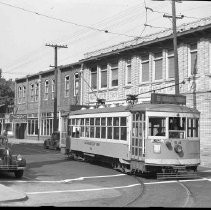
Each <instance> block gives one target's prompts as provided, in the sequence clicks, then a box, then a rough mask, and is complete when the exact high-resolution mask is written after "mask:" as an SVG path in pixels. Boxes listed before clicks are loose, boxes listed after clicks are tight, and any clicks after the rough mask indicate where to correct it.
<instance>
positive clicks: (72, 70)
mask: <svg viewBox="0 0 211 210" xmlns="http://www.w3.org/2000/svg"><path fill="white" fill-rule="evenodd" d="M80 72H81V65H80V63H73V64H70V65H65V66H59V68H58V74H57V75H58V76H57V126H58V128H57V130H59V131H65V129H66V123H67V114H68V113H69V111H71V110H74V109H77V106H78V105H80V100H81V98H80V95H81V88H80V77H79V75H80ZM54 97H55V69H50V70H47V71H41V72H39V73H37V74H32V75H28V76H26V77H23V78H20V79H16V80H15V113H14V115H13V116H12V118H13V126H14V128H13V129H14V136H15V138H21V139H23V138H27V139H44V138H46V137H47V136H50V135H51V133H52V132H53V128H54V126H53V123H54Z"/></svg>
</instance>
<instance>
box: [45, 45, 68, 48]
mask: <svg viewBox="0 0 211 210" xmlns="http://www.w3.org/2000/svg"><path fill="white" fill-rule="evenodd" d="M45 46H48V47H57V48H67V45H58V44H45Z"/></svg>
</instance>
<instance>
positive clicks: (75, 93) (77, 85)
mask: <svg viewBox="0 0 211 210" xmlns="http://www.w3.org/2000/svg"><path fill="white" fill-rule="evenodd" d="M78 93H79V74H78V72H76V73H75V74H74V96H77V95H78Z"/></svg>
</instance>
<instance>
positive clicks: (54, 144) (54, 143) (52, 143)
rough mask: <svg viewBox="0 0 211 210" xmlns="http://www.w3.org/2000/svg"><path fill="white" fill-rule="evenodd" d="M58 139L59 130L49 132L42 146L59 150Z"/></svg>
mask: <svg viewBox="0 0 211 210" xmlns="http://www.w3.org/2000/svg"><path fill="white" fill-rule="evenodd" d="M59 140H60V132H59V131H55V132H53V133H52V134H51V137H50V138H48V139H45V140H44V143H43V147H44V148H45V149H55V150H60V145H59Z"/></svg>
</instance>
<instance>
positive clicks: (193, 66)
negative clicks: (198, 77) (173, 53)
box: [189, 43, 197, 75]
mask: <svg viewBox="0 0 211 210" xmlns="http://www.w3.org/2000/svg"><path fill="white" fill-rule="evenodd" d="M189 49H190V74H191V75H193V74H197V43H192V44H190V45H189Z"/></svg>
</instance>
